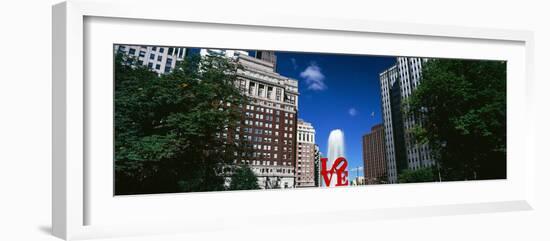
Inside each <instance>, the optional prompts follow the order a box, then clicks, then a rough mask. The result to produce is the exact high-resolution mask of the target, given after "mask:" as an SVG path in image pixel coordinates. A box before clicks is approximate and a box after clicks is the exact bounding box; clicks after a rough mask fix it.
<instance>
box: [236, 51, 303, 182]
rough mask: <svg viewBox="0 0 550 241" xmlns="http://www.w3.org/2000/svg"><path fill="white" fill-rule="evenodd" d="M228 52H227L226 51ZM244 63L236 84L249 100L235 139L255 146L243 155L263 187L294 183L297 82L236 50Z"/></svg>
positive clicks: (242, 161)
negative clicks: (240, 139)
mask: <svg viewBox="0 0 550 241" xmlns="http://www.w3.org/2000/svg"><path fill="white" fill-rule="evenodd" d="M226 54H227V52H226ZM233 56H234V59H235V60H236V61H237V62H238V63H239V64H240V65H241V66H242V69H239V70H238V71H237V83H235V84H236V86H237V87H238V88H239V89H240V90H241V91H242V93H243V94H245V95H246V96H247V97H248V98H249V99H250V101H249V103H248V104H246V106H243V120H242V124H241V127H240V128H239V130H238V131H237V132H236V133H234V136H233V137H232V138H236V139H239V138H243V139H244V140H247V141H248V142H249V143H250V144H251V145H252V148H253V152H252V153H251V155H250V156H247V157H244V158H241V160H239V161H240V162H241V163H244V164H249V165H250V167H251V168H252V170H253V171H254V173H255V174H256V176H257V177H258V182H259V183H258V184H259V185H260V187H261V188H292V187H294V186H295V183H294V175H295V174H294V173H295V164H296V162H295V161H296V138H297V137H296V133H297V112H298V95H299V94H298V81H296V80H294V79H291V78H288V77H285V76H282V75H279V74H278V73H276V72H275V70H274V64H273V63H270V62H267V61H263V60H261V59H257V58H254V57H251V56H248V53H246V52H239V51H237V52H233Z"/></svg>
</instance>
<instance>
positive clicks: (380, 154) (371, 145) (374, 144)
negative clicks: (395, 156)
mask: <svg viewBox="0 0 550 241" xmlns="http://www.w3.org/2000/svg"><path fill="white" fill-rule="evenodd" d="M387 165H388V163H387V161H386V148H385V144H384V125H383V124H378V125H375V126H373V127H372V128H371V132H370V133H368V134H366V135H364V136H363V172H364V176H365V181H366V182H367V183H368V184H375V183H380V182H382V181H384V180H386V179H387V171H386V170H387Z"/></svg>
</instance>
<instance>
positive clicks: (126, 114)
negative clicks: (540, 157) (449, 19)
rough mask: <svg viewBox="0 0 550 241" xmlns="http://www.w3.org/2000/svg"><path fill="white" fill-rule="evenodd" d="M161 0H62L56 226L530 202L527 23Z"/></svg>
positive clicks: (233, 222)
mask: <svg viewBox="0 0 550 241" xmlns="http://www.w3.org/2000/svg"><path fill="white" fill-rule="evenodd" d="M138 2H139V1H138ZM159 3H161V4H158V5H157V7H155V8H158V9H155V10H158V11H150V10H151V9H149V8H148V7H146V6H147V5H146V4H139V3H137V4H136V5H135V6H134V5H133V6H132V7H131V8H127V7H124V6H125V5H124V4H121V3H119V2H118V1H111V2H109V3H106V2H95V1H78V0H76V1H67V2H64V3H60V4H58V5H55V6H54V7H53V63H54V64H53V75H54V77H53V80H54V83H53V131H54V133H53V136H54V137H53V138H54V142H53V143H54V145H53V169H52V170H53V195H52V196H53V233H54V235H56V236H58V237H60V238H64V239H67V240H69V239H83V238H99V237H113V236H126V235H140V234H143V235H145V234H159V233H182V232H199V231H220V230H224V229H228V228H230V229H233V228H240V227H247V228H253V227H262V226H266V225H268V226H269V225H275V224H277V225H283V226H284V225H293V226H295V225H304V224H307V223H308V222H313V223H319V222H324V223H330V222H345V221H360V220H372V219H375V220H376V219H384V218H399V217H424V216H433V215H451V214H468V213H483V212H498V211H517V210H530V209H532V206H531V204H532V200H533V188H534V187H533V178H534V177H533V174H534V157H533V152H532V151H530V148H531V147H532V146H533V145H532V144H533V136H532V133H531V132H529V131H526V126H527V125H528V124H529V118H530V116H532V114H531V112H530V108H528V107H529V103H530V101H531V100H530V97H529V93H530V91H531V89H530V88H531V73H532V69H531V68H532V45H533V40H532V33H530V32H527V31H515V30H514V31H512V30H495V29H476V28H465V27H450V26H438V25H418V24H407V23H382V22H369V21H358V20H350V19H323V18H307V19H304V18H299V17H292V16H285V15H283V14H280V15H277V14H274V15H270V14H261V16H260V15H258V14H257V13H256V15H254V14H255V13H251V14H250V15H248V14H247V15H242V14H214V13H204V12H193V11H190V12H186V13H185V14H181V12H180V11H177V9H178V7H183V5H184V4H183V3H178V2H173V1H160V2H159ZM186 4H187V3H186ZM180 5H181V6H180ZM187 7H188V6H187Z"/></svg>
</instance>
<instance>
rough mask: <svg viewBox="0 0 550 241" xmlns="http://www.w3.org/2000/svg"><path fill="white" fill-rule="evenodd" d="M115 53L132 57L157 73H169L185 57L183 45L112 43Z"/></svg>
mask: <svg viewBox="0 0 550 241" xmlns="http://www.w3.org/2000/svg"><path fill="white" fill-rule="evenodd" d="M114 51H115V53H123V54H126V55H128V56H131V57H134V58H135V59H136V60H137V64H139V65H143V66H147V67H148V68H149V69H151V70H153V71H155V72H156V73H157V74H165V73H169V72H170V71H171V70H172V69H174V68H175V67H176V62H177V61H181V60H183V59H184V58H185V54H186V49H185V48H183V47H158V46H142V45H116V44H115V45H114Z"/></svg>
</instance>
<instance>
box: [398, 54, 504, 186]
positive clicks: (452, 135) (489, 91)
mask: <svg viewBox="0 0 550 241" xmlns="http://www.w3.org/2000/svg"><path fill="white" fill-rule="evenodd" d="M405 105H406V106H407V107H406V108H408V114H409V115H412V116H413V117H414V118H416V119H419V120H421V121H420V123H418V124H417V126H416V127H414V128H413V131H412V133H413V136H415V138H416V139H417V141H419V142H420V143H429V145H430V147H431V149H432V152H433V153H432V154H433V155H434V157H435V159H436V160H438V163H437V168H438V172H439V173H440V174H441V176H442V179H443V180H471V179H497V178H506V62H504V61H479V60H476V61H472V60H451V59H432V60H429V61H428V62H427V63H426V64H425V65H424V66H423V71H422V82H421V84H420V85H419V86H418V87H417V89H416V90H415V91H414V92H413V93H412V95H411V96H410V98H409V99H408V100H407V102H406V104H405Z"/></svg>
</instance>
